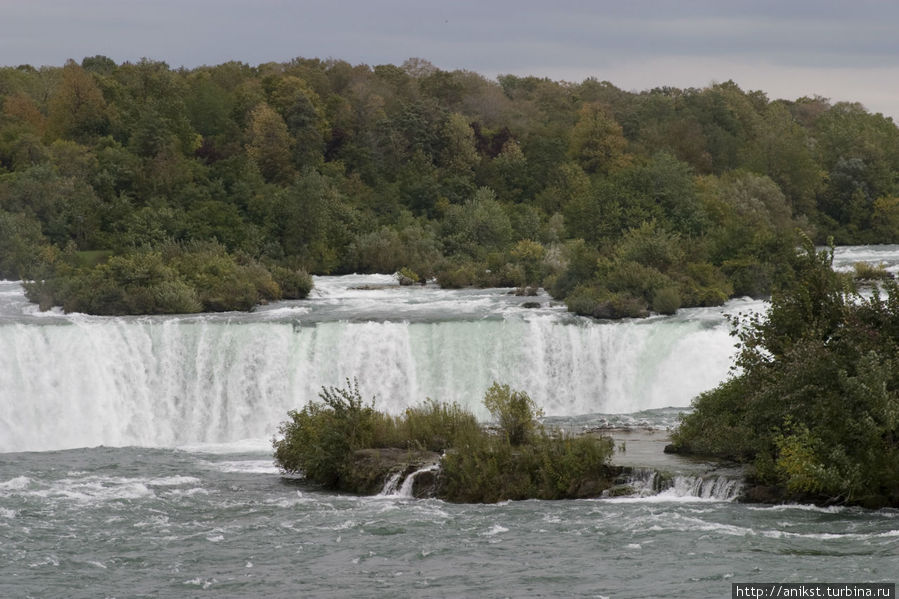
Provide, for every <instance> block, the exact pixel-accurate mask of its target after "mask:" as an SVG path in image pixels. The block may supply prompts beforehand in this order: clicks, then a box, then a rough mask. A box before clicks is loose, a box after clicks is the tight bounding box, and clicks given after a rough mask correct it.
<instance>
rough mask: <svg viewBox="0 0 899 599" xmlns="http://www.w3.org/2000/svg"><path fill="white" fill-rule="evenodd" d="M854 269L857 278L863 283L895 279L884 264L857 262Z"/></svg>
mask: <svg viewBox="0 0 899 599" xmlns="http://www.w3.org/2000/svg"><path fill="white" fill-rule="evenodd" d="M852 268H853V271H854V275H855V278H856V279H858V280H861V281H884V280H886V279H892V278H893V275H892V274H891V273H890V272H889V271H888V270H887V269H886V265H885V264H882V263H881V264H869V263H868V262H856V263H855V264H853V265H852Z"/></svg>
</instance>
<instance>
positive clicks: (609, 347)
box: [0, 276, 756, 451]
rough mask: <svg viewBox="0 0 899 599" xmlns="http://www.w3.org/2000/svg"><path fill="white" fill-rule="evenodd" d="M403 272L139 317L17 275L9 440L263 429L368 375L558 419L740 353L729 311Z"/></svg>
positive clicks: (1, 326) (219, 438) (261, 435)
mask: <svg viewBox="0 0 899 599" xmlns="http://www.w3.org/2000/svg"><path fill="white" fill-rule="evenodd" d="M389 282H390V279H389V278H386V277H379V276H369V277H361V276H358V277H325V278H319V279H318V280H317V285H318V290H317V294H316V296H315V297H314V298H313V299H310V300H307V301H306V302H289V303H287V302H285V303H281V304H276V305H273V306H269V307H266V309H262V310H260V311H258V312H254V313H251V314H237V313H229V314H224V315H200V316H189V317H139V318H138V317H128V318H103V317H90V316H85V315H61V314H58V313H56V314H49V315H43V316H41V315H38V314H37V313H35V310H34V308H33V307H30V306H28V305H27V303H25V302H24V301H23V299H22V295H21V289H20V288H19V287H18V286H17V285H15V284H12V283H4V284H3V288H2V289H0V301H2V302H3V303H2V305H0V451H14V450H46V449H61V448H73V447H85V446H96V445H110V446H123V445H143V446H164V447H171V446H179V445H183V444H190V443H223V442H233V441H236V440H240V439H248V438H255V439H266V438H270V437H271V435H272V434H273V433H274V432H275V431H276V428H277V425H278V423H279V422H280V421H281V420H283V419H284V417H285V415H286V412H287V411H288V410H289V409H292V408H296V407H299V406H302V405H303V404H305V403H306V402H308V401H309V400H311V399H314V398H316V397H317V395H318V393H319V391H320V389H321V387H322V386H323V385H328V386H342V385H343V384H344V381H345V380H346V379H353V378H356V379H358V381H359V385H360V389H361V391H362V393H363V395H364V396H365V397H372V396H374V397H375V398H376V406H377V407H378V408H379V409H384V410H387V411H389V412H392V413H399V412H401V411H402V410H403V409H404V408H406V407H408V406H410V405H414V404H416V403H418V402H420V401H422V400H424V399H425V398H426V397H430V398H432V399H435V400H440V401H453V402H458V403H460V404H461V405H463V406H466V407H468V408H469V409H472V410H473V411H474V412H475V413H476V414H478V415H479V416H480V417H482V418H486V417H487V414H486V412H485V411H484V409H483V407H482V406H481V399H482V397H483V394H484V391H485V390H486V389H487V387H489V386H490V384H491V383H492V382H493V381H499V382H502V383H508V384H510V385H512V386H513V387H514V388H517V389H523V390H525V391H527V392H528V393H529V394H530V395H531V397H533V398H534V399H535V401H536V402H537V403H538V405H540V406H542V407H543V409H544V411H545V413H546V414H547V415H550V416H569V415H577V414H591V413H628V412H635V411H638V410H645V409H653V408H661V407H665V406H686V405H688V404H689V401H690V399H691V398H692V397H693V396H695V395H696V394H697V393H699V392H701V391H704V390H706V389H709V388H711V387H713V386H714V385H715V384H717V383H718V382H719V381H720V380H722V379H723V378H724V377H725V376H726V374H727V371H728V368H729V365H730V361H731V355H732V353H733V342H732V339H731V338H730V336H729V334H728V331H729V327H728V324H727V323H726V321H725V320H724V318H723V317H722V311H721V310H720V309H695V310H682V311H681V313H679V314H678V315H677V316H675V317H668V318H653V319H649V320H644V321H627V322H618V323H600V322H595V321H592V320H590V319H582V318H577V317H573V316H571V315H570V314H568V313H567V312H565V310H564V307H561V306H556V305H551V303H550V300H549V298H548V297H547V296H542V297H538V298H537V299H538V301H540V303H541V304H542V307H541V308H538V309H526V308H523V307H521V303H522V302H523V301H525V300H528V299H530V300H533V298H517V297H515V296H511V295H508V294H507V292H506V290H495V289H494V290H474V291H473V290H465V291H445V290H440V289H436V288H430V287H428V288H421V287H418V288H412V289H409V288H400V287H398V286H396V285H392V286H391V285H389V284H388V283H389ZM360 286H364V287H365V288H363V289H359V287H360ZM755 305H756V304H752V303H748V304H747V305H746V306H747V307H749V308H752V307H753V306H755ZM733 309H737V308H736V307H734V308H733Z"/></svg>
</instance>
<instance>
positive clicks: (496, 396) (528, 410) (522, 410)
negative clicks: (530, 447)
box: [484, 382, 543, 445]
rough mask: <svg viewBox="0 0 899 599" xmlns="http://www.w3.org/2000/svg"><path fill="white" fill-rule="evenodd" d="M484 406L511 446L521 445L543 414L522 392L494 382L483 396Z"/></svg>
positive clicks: (532, 432)
mask: <svg viewBox="0 0 899 599" xmlns="http://www.w3.org/2000/svg"><path fill="white" fill-rule="evenodd" d="M484 406H485V407H486V408H487V411H489V412H490V415H491V416H493V418H494V419H495V420H496V422H497V424H498V425H499V428H500V430H501V431H502V433H503V435H505V437H506V439H507V440H508V441H509V443H510V444H512V445H521V444H522V443H524V442H525V441H527V440H528V438H529V437H530V436H531V435H533V434H534V431H535V430H537V427H538V425H539V423H538V422H537V418H540V417H541V416H543V412H542V411H541V410H539V409H538V408H537V405H536V404H535V403H534V400H532V399H531V398H530V396H529V395H528V394H527V393H525V392H524V391H512V389H511V388H510V387H509V385H500V384H499V383H496V382H494V383H493V384H492V385H491V386H490V388H489V389H487V394H486V395H485V396H484Z"/></svg>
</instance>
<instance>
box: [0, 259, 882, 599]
mask: <svg viewBox="0 0 899 599" xmlns="http://www.w3.org/2000/svg"><path fill="white" fill-rule="evenodd" d="M857 260H866V261H873V262H881V261H882V262H885V263H887V264H888V265H889V267H890V269H891V270H894V271H895V270H897V269H899V247H896V246H888V247H860V248H840V249H839V250H838V254H837V259H836V260H835V267H837V268H848V267H849V266H850V265H851V263H852V262H854V261H857ZM508 291H509V290H500V289H492V290H455V291H448V290H440V289H437V288H433V287H424V288H422V287H414V288H405V287H404V288H401V287H399V286H397V285H395V284H394V283H393V279H392V278H391V277H387V276H378V275H374V276H346V277H318V278H316V290H315V291H314V292H313V295H312V297H311V298H310V299H309V300H305V301H300V302H281V303H277V304H272V305H270V306H266V307H263V308H261V309H259V310H257V311H255V312H253V313H250V314H237V313H227V314H215V315H209V314H206V315H197V316H181V317H177V316H176V317H128V318H105V317H91V316H85V315H78V314H70V315H64V314H61V313H58V312H50V313H39V312H37V311H36V310H35V308H34V307H33V306H31V305H30V304H28V303H27V302H26V301H25V299H24V296H23V294H22V291H21V287H20V286H19V285H18V284H17V283H14V282H0V597H41V598H43V597H85V598H87V597H91V598H93V597H120V598H124V597H201V596H209V597H259V596H266V597H272V598H280V597H298V596H310V597H385V596H389V597H411V596H415V597H471V596H478V597H559V596H566V597H568V596H571V597H575V596H576V597H614V598H620V597H724V596H729V595H730V589H731V587H730V585H731V583H733V582H777V581H782V582H863V581H868V582H876V581H889V582H892V581H895V578H896V572H897V566H896V564H897V563H899V512H897V511H896V510H879V511H864V510H861V509H855V508H851V509H850V508H828V509H821V508H816V507H812V506H804V505H797V506H778V507H766V506H754V505H743V504H738V503H735V502H734V501H733V497H734V495H735V488H734V485H733V484H721V482H720V481H715V480H711V479H705V480H703V479H702V478H701V477H699V476H698V475H697V474H696V473H695V472H693V471H691V467H689V466H684V471H683V472H680V473H679V476H676V477H675V479H674V481H675V484H674V485H673V486H671V487H670V488H667V489H665V490H663V491H662V492H661V493H654V492H653V491H651V490H650V489H649V488H648V487H647V488H645V489H644V492H641V493H639V494H637V495H635V496H631V497H621V498H614V499H611V498H607V499H594V500H581V501H561V502H544V501H523V502H507V503H502V504H498V505H453V504H447V503H444V502H441V501H436V500H414V499H411V498H409V497H405V496H402V495H396V494H393V495H384V496H378V497H361V498H360V497H353V496H347V495H338V494H333V493H326V492H322V491H319V490H317V489H315V488H313V487H311V486H309V485H307V484H305V483H304V482H303V481H302V480H301V479H297V478H287V477H282V476H281V475H280V473H279V472H278V470H277V469H276V468H275V467H274V466H273V464H272V460H271V450H270V440H271V438H272V436H273V435H274V433H275V432H276V430H277V425H278V423H279V422H280V421H281V420H283V419H284V417H285V415H286V412H287V410H289V409H291V408H295V407H298V406H301V405H303V403H304V402H306V401H309V400H310V399H313V398H315V397H316V395H317V393H318V390H319V389H320V388H321V386H322V385H341V384H343V382H344V381H345V380H346V379H347V378H357V379H358V381H359V385H360V388H361V390H362V392H363V395H365V396H366V397H374V398H375V402H376V406H377V407H379V408H381V409H384V410H387V411H390V412H394V413H398V412H400V411H402V410H403V409H404V408H405V407H407V406H409V405H412V404H415V403H417V402H419V401H422V400H423V399H424V398H425V397H431V398H433V399H438V400H444V401H457V402H459V403H461V404H463V405H466V406H467V407H469V408H471V409H473V410H474V411H475V412H476V413H477V414H478V415H479V416H480V417H482V418H486V413H485V412H484V410H483V408H482V406H481V405H480V401H481V398H482V396H483V393H484V390H485V389H486V388H487V387H488V386H489V385H490V383H491V382H492V381H494V380H497V381H500V382H507V383H509V384H511V385H512V386H513V387H514V388H518V389H524V390H526V391H527V392H528V393H529V394H530V395H531V396H532V397H533V398H534V399H535V400H536V401H537V403H538V404H540V405H541V406H543V408H544V410H545V412H546V414H547V416H548V420H549V421H550V422H553V423H558V424H563V425H565V426H567V427H570V428H578V427H592V426H607V425H610V424H611V425H636V426H639V427H641V428H647V427H648V428H652V429H656V430H660V429H664V428H665V427H668V426H671V425H673V424H674V422H676V416H677V414H678V413H679V412H680V411H682V410H683V409H685V408H686V407H687V406H689V402H690V399H691V398H692V397H693V396H694V395H695V394H697V393H699V392H701V391H703V390H705V389H709V388H711V387H713V386H714V385H715V384H717V382H719V381H720V380H722V379H723V378H724V377H726V376H727V374H728V369H729V366H730V359H731V356H732V354H733V351H734V347H733V345H734V338H733V337H731V336H730V335H729V327H728V324H727V321H726V319H725V314H727V313H736V312H741V311H742V312H745V311H755V310H761V309H763V307H764V305H763V304H762V303H761V302H757V301H753V300H749V299H745V300H734V301H732V302H730V303H728V304H727V305H726V306H724V307H722V308H704V309H689V310H681V311H680V312H678V314H677V315H675V316H673V317H655V318H650V319H646V320H639V321H627V322H617V323H603V322H596V321H591V320H588V319H583V318H579V317H575V316H572V315H570V314H568V313H567V312H566V311H565V310H564V307H563V306H559V305H556V304H554V303H553V302H552V301H551V299H550V298H549V297H547V296H538V297H537V298H520V297H516V296H514V295H510V294H509V293H508ZM526 302H536V303H538V304H539V306H538V307H524V304H525V303H526ZM660 434H661V433H660ZM625 458H629V459H631V461H634V460H636V461H638V462H639V461H640V460H641V459H643V457H642V455H641V454H640V453H639V448H637V447H635V446H632V448H631V451H630V452H629V453H628V452H625V453H624V454H622V457H621V459H622V460H625ZM650 459H651V458H650ZM675 469H677V468H676V467H675ZM638 488H639V485H638Z"/></svg>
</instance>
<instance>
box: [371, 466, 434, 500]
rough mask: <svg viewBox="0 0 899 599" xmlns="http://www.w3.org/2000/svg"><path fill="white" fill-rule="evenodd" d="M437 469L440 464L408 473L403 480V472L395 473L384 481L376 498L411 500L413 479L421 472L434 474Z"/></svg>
mask: <svg viewBox="0 0 899 599" xmlns="http://www.w3.org/2000/svg"><path fill="white" fill-rule="evenodd" d="M439 469H440V464H429V465H427V466H425V467H424V468H419V469H418V470H416V471H415V472H411V473H409V475H407V476H406V477H405V478H403V472H395V473H393V474H391V475H390V476H389V477H388V478H387V480H386V481H384V487H383V488H382V489H381V492H380V493H378V497H398V498H409V499H411V498H413V497H414V495H413V493H412V490H413V488H414V486H415V477H417V476H418V475H419V474H421V473H423V472H435V471H437V470H439ZM400 481H402V484H400Z"/></svg>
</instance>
